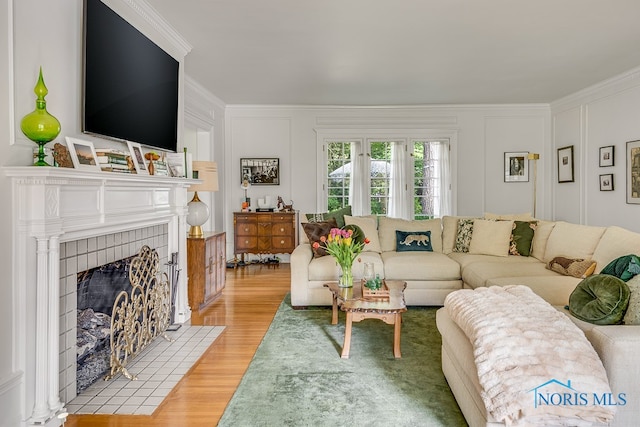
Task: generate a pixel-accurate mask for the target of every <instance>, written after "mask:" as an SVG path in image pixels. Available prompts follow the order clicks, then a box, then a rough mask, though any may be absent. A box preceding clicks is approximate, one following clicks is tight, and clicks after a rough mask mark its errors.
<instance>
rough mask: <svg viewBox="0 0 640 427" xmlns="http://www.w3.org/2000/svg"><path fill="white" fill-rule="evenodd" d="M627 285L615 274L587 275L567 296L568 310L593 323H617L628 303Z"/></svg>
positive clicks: (620, 319) (620, 320) (622, 316)
mask: <svg viewBox="0 0 640 427" xmlns="http://www.w3.org/2000/svg"><path fill="white" fill-rule="evenodd" d="M629 293H630V292H629V286H627V284H626V283H625V282H624V281H622V280H620V279H618V278H617V277H615V276H610V275H608V274H594V275H592V276H589V277H587V278H586V279H584V280H583V281H582V282H580V283H578V286H576V288H575V289H574V290H573V292H572V293H571V295H570V296H569V312H570V313H571V314H572V315H574V316H575V317H577V318H578V319H580V320H584V321H585V322H589V323H593V324H595V325H617V324H619V323H621V322H622V319H623V318H624V314H625V311H626V310H627V306H628V305H629Z"/></svg>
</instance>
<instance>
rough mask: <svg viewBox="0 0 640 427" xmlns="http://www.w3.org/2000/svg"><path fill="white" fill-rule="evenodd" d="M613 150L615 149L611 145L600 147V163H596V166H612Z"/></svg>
mask: <svg viewBox="0 0 640 427" xmlns="http://www.w3.org/2000/svg"><path fill="white" fill-rule="evenodd" d="M615 148H616V147H614V146H613V145H608V146H606V147H600V162H599V163H598V165H599V166H600V167H601V168H603V167H607V166H613V165H614V159H613V155H614V153H615Z"/></svg>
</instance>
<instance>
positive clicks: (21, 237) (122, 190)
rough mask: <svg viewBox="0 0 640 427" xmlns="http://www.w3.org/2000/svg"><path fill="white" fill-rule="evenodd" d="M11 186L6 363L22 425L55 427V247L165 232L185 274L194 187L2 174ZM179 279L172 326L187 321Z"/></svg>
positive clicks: (11, 170) (78, 174) (61, 171)
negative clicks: (10, 365) (10, 316)
mask: <svg viewBox="0 0 640 427" xmlns="http://www.w3.org/2000/svg"><path fill="white" fill-rule="evenodd" d="M3 172H4V174H5V175H6V176H8V177H10V178H11V181H12V215H13V230H14V232H13V254H14V258H13V275H12V284H13V306H14V307H15V308H16V309H15V312H14V331H13V332H14V333H13V337H14V342H13V349H14V360H15V362H16V363H15V366H16V367H17V368H18V369H19V370H20V371H22V379H21V380H22V383H23V387H22V389H23V390H24V396H23V398H22V403H23V405H22V406H23V407H22V412H23V420H24V423H25V425H30V424H39V425H51V426H53V425H60V421H59V420H58V419H57V418H56V414H58V413H60V412H62V411H64V403H62V402H61V401H60V398H59V380H58V374H59V360H58V358H59V343H58V340H59V326H60V325H59V290H60V283H59V281H60V279H59V276H60V275H59V268H60V265H59V263H60V243H61V242H66V241H74V240H78V239H83V238H88V237H93V236H100V235H104V234H107V233H115V232H119V231H128V230H136V229H139V228H143V227H148V226H153V225H159V224H167V225H168V249H169V253H173V252H177V253H178V264H179V265H178V268H181V269H183V270H185V271H186V235H187V228H186V220H185V218H186V214H187V187H188V186H189V185H191V184H193V183H199V182H200V181H198V180H191V179H184V178H173V177H159V176H144V175H129V174H119V173H113V172H111V173H109V172H98V171H96V172H93V171H82V170H76V169H67V168H55V167H33V166H30V167H5V168H3ZM190 313H191V312H190V309H189V306H188V303H187V289H186V280H185V275H180V280H179V283H178V291H177V294H176V317H175V319H176V321H177V322H180V323H182V322H185V321H186V320H188V319H189V318H190Z"/></svg>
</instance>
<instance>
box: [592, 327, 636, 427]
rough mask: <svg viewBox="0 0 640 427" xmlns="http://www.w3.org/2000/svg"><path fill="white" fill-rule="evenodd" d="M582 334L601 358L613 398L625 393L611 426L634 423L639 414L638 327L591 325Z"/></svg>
mask: <svg viewBox="0 0 640 427" xmlns="http://www.w3.org/2000/svg"><path fill="white" fill-rule="evenodd" d="M585 335H586V336H587V338H589V341H591V344H592V345H593V348H594V349H595V350H596V352H597V353H598V355H599V356H600V360H602V364H603V365H604V368H605V370H606V371H607V377H608V378H609V384H610V386H611V391H612V392H613V395H614V398H616V399H617V396H618V395H619V394H620V393H624V395H625V396H626V404H625V405H624V406H618V408H617V411H616V412H617V413H616V416H615V419H614V423H613V425H614V426H627V425H635V422H636V420H637V419H638V417H640V400H639V399H638V396H640V387H639V386H638V378H640V365H639V364H638V362H637V359H638V354H640V326H634V325H610V326H595V327H593V328H592V329H591V330H589V331H586V332H585Z"/></svg>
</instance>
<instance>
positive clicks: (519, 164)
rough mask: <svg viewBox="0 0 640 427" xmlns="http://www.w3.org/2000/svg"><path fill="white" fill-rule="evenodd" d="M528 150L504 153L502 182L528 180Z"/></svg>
mask: <svg viewBox="0 0 640 427" xmlns="http://www.w3.org/2000/svg"><path fill="white" fill-rule="evenodd" d="M528 155H529V152H528V151H518V152H506V153H504V182H529V162H528V161H527V156H528Z"/></svg>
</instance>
